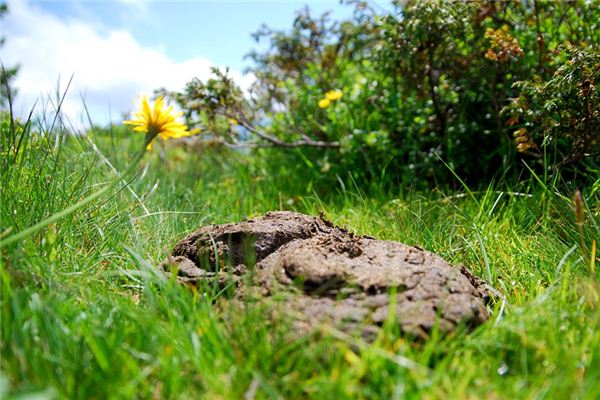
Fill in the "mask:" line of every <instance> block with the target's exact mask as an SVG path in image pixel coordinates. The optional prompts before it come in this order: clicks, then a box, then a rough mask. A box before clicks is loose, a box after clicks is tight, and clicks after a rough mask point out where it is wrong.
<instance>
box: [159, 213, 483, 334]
mask: <svg viewBox="0 0 600 400" xmlns="http://www.w3.org/2000/svg"><path fill="white" fill-rule="evenodd" d="M163 267H164V269H165V270H166V271H176V272H177V275H178V279H179V280H180V281H181V282H184V283H188V284H189V283H192V284H197V283H199V282H210V283H214V282H215V280H216V281H217V282H218V284H219V285H220V286H222V285H225V284H227V283H231V282H232V281H233V282H234V283H235V285H233V286H235V287H237V288H238V289H237V290H238V296H237V298H238V300H240V299H241V300H242V301H243V298H242V297H243V296H245V295H246V294H247V293H256V294H258V295H259V296H261V297H263V298H265V299H277V304H278V307H279V309H280V310H282V311H283V312H285V313H287V314H290V315H294V316H295V319H296V325H297V326H298V327H299V328H301V329H303V330H305V329H306V330H312V329H314V328H315V327H317V326H320V325H321V324H331V325H332V326H333V327H335V328H336V329H341V330H343V331H346V332H358V333H361V334H362V335H363V336H364V337H366V338H371V337H374V333H376V332H377V331H378V329H380V327H381V326H382V325H383V323H384V322H385V321H386V320H392V321H394V323H397V324H398V325H399V327H400V328H401V330H402V331H403V332H405V333H409V334H412V335H416V336H421V337H423V336H426V335H427V334H428V333H429V332H430V331H431V330H432V329H433V328H434V327H437V328H438V329H439V330H440V331H442V332H449V331H452V330H454V329H456V328H457V327H458V326H466V327H469V328H472V327H475V326H478V325H480V324H482V323H483V322H485V321H486V320H487V319H488V310H487V307H486V305H487V303H488V301H489V300H490V295H489V292H488V290H487V289H486V285H485V283H484V282H483V281H481V280H480V279H478V278H477V277H475V276H473V275H472V274H471V273H470V272H469V271H468V270H467V269H466V268H465V267H463V266H452V265H451V264H449V263H448V262H446V261H445V260H444V259H442V258H441V257H439V256H437V255H435V254H433V253H430V252H427V251H425V250H423V249H420V248H418V247H413V246H407V245H404V244H402V243H399V242H392V241H383V240H376V239H373V238H370V237H366V236H355V235H353V234H351V233H349V232H348V231H346V230H345V229H342V228H339V227H336V226H334V225H333V224H332V223H330V222H329V221H326V220H325V219H322V218H318V217H311V216H307V215H303V214H298V213H292V212H272V213H267V214H265V215H264V216H263V217H259V218H255V219H251V220H248V221H244V222H240V223H232V224H225V225H210V226H205V227H202V228H201V229H200V230H198V231H197V232H195V233H193V234H191V235H189V236H188V237H187V238H185V239H183V240H182V241H181V242H180V243H179V244H178V245H177V246H176V247H175V249H174V250H173V253H172V257H171V258H170V259H169V260H167V262H166V263H165V264H164V265H163ZM248 272H251V273H249V274H248ZM390 318H391V319H390Z"/></svg>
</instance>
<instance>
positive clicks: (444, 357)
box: [0, 119, 600, 399]
mask: <svg viewBox="0 0 600 400" xmlns="http://www.w3.org/2000/svg"><path fill="white" fill-rule="evenodd" d="M1 129H2V138H1V139H2V143H1V145H2V147H1V151H2V154H1V159H0V162H1V172H0V173H1V190H0V195H1V197H0V201H1V211H0V212H1V226H0V228H1V231H2V238H3V239H6V238H9V237H10V236H11V235H13V234H15V233H18V232H21V231H23V230H24V229H26V228H27V227H30V226H32V225H34V224H35V223H36V222H38V221H40V220H42V219H43V218H45V217H48V216H50V215H53V214H55V213H57V212H59V211H61V210H63V209H65V208H67V207H69V206H70V205H72V204H74V203H76V202H77V201H79V200H81V199H82V198H85V196H87V195H89V194H90V193H93V192H95V191H97V190H100V189H101V188H102V187H105V186H106V185H107V184H108V182H110V181H111V180H114V179H115V177H116V176H117V175H116V172H115V171H123V170H125V169H127V168H128V165H129V163H130V162H131V161H132V160H133V159H134V157H135V154H136V151H138V148H139V147H140V146H141V145H142V138H141V136H133V135H130V134H128V133H127V132H126V131H124V130H122V129H121V128H116V129H115V131H114V132H113V133H112V134H109V133H107V132H102V131H98V132H96V134H95V135H91V136H89V137H79V136H72V135H69V134H67V133H65V134H62V135H61V134H54V135H40V134H36V133H33V132H34V131H38V128H34V129H32V130H28V129H25V130H19V129H16V128H14V127H13V129H12V130H11V128H10V126H9V122H8V120H6V119H5V120H4V122H3V125H2V128H1ZM55 130H57V131H60V129H55ZM108 163H110V165H109V164H108ZM269 165H270V164H267V163H264V162H263V161H261V159H259V158H250V157H248V156H245V155H242V154H238V155H233V154H231V153H220V152H210V151H198V152H195V153H194V152H185V151H184V150H183V149H181V148H178V147H174V146H171V147H167V148H166V149H161V148H158V147H157V148H155V149H154V150H153V151H152V152H149V153H148V154H146V156H145V158H144V159H143V161H142V162H141V163H140V164H139V173H138V174H137V175H136V176H135V179H133V180H131V181H130V182H128V185H127V186H126V187H125V186H124V185H119V186H117V187H116V188H115V189H114V190H111V191H109V192H110V193H108V194H107V195H106V196H103V197H101V198H99V199H98V200H97V201H94V202H92V203H90V204H88V205H87V206H86V207H83V208H81V209H79V210H77V211H76V212H74V213H72V214H70V215H67V216H65V217H63V218H61V219H59V220H58V221H56V222H54V223H52V224H50V225H48V226H47V227H45V228H44V229H41V230H40V231H38V232H36V233H34V234H32V235H30V236H28V237H26V238H24V239H22V240H19V241H18V242H15V243H11V244H8V245H5V246H3V248H2V249H1V252H2V267H1V269H0V280H1V339H0V350H1V360H0V367H1V372H0V397H3V398H201V397H202V398H324V399H334V398H489V399H496V398H497V399H500V398H553V399H564V398H585V399H595V398H600V384H599V382H600V329H599V327H600V284H599V282H598V277H599V273H598V268H600V266H599V265H596V266H595V267H594V265H593V262H592V260H591V258H590V254H591V253H592V242H593V240H594V239H595V240H596V241H598V240H599V239H600V227H599V223H600V205H599V203H600V202H599V201H598V196H599V194H600V193H599V192H598V191H597V189H598V187H596V188H593V187H588V188H584V189H583V190H582V194H583V199H584V208H585V210H584V211H585V215H584V220H583V221H581V220H580V222H582V223H581V224H578V223H577V222H578V221H577V218H576V216H575V214H574V212H573V201H572V196H573V190H571V189H569V188H568V185H566V184H564V182H563V183H561V185H558V184H556V182H552V181H548V180H546V179H545V178H544V177H540V178H539V179H531V180H530V181H527V182H524V183H522V184H521V185H519V186H518V187H511V188H507V187H505V186H503V185H502V184H494V185H491V186H490V187H489V188H484V189H483V190H480V189H477V190H475V189H474V188H471V189H468V188H467V187H464V188H463V190H461V191H460V192H445V191H442V190H433V191H430V192H415V191H413V190H410V189H409V188H396V189H394V190H391V191H390V190H386V191H385V192H382V191H381V190H378V189H377V188H378V186H377V183H376V182H375V183H371V184H370V185H367V184H365V183H362V182H354V183H353V182H352V181H351V180H349V179H345V177H341V178H342V179H340V184H339V185H338V186H337V187H331V188H329V190H324V189H322V188H318V187H317V186H313V185H312V184H311V182H310V176H311V174H314V175H318V174H319V171H310V165H308V164H307V165H303V166H297V167H293V166H285V165H282V166H281V167H280V168H277V169H274V168H271V167H269ZM301 171H305V172H304V173H302V175H301ZM307 176H308V178H307ZM344 182H346V183H344ZM348 182H350V183H348ZM558 186H560V187H561V188H563V189H561V190H558V189H556V187H558ZM596 186H598V182H597V184H596ZM369 188H370V189H369ZM595 189H596V191H595V192H594V190H595ZM471 190H472V191H471ZM274 209H290V210H296V211H300V212H305V213H309V214H313V215H318V213H319V212H321V211H323V212H325V213H326V215H327V217H328V218H329V219H331V220H333V221H334V222H335V223H337V224H340V225H343V226H346V227H348V229H350V230H351V231H353V232H356V233H360V234H368V235H372V236H375V237H377V238H381V239H391V240H399V241H402V242H404V243H407V244H418V245H420V246H422V247H424V248H425V249H427V250H430V251H434V252H437V253H439V254H440V255H442V256H443V257H445V258H446V259H447V260H449V261H451V262H452V263H463V264H465V265H467V266H468V267H469V268H470V269H472V270H473V271H474V273H475V274H476V275H478V276H480V277H482V278H484V279H486V280H488V281H489V282H490V284H491V285H492V286H493V287H494V288H495V289H496V290H497V291H499V292H500V293H501V294H502V296H503V297H504V299H501V298H499V299H498V301H497V302H496V304H495V306H494V309H493V312H492V316H491V318H490V320H489V322H488V323H486V324H484V325H483V326H481V327H479V328H477V329H476V330H475V331H474V332H471V333H464V332H463V333H457V334H454V335H450V336H446V337H443V338H440V337H438V336H437V335H432V337H431V338H429V339H428V340H426V341H425V342H423V343H413V342H411V341H409V340H407V339H406V338H403V337H402V336H401V335H399V334H398V332H397V330H396V329H395V328H394V327H393V326H388V327H387V329H386V330H385V332H384V333H383V334H382V335H381V336H380V337H379V338H378V340H377V341H376V342H375V343H373V344H366V343H363V342H361V341H360V339H358V338H354V337H347V336H342V335H339V334H335V332H320V333H315V334H314V336H310V337H304V338H301V339H291V335H290V334H289V332H290V329H291V328H290V325H289V323H288V322H289V321H285V320H280V321H277V322H273V321H270V320H269V319H268V318H266V316H265V311H264V310H263V309H261V307H260V306H259V305H248V306H246V307H245V308H243V309H241V310H240V309H239V308H237V309H236V308H235V307H229V308H228V307H223V309H222V310H220V311H216V310H215V309H214V308H213V307H212V303H213V302H214V300H215V297H219V296H222V294H218V293H216V294H215V293H209V294H202V293H194V292H192V291H191V290H189V289H187V288H185V287H180V286H178V285H177V284H176V283H175V282H173V281H168V280H165V278H164V277H163V276H162V275H161V274H159V273H157V272H156V271H157V270H156V269H155V265H156V264H157V263H158V262H160V261H161V260H162V259H164V258H165V256H166V255H167V254H168V252H169V251H170V249H171V248H172V246H173V245H174V244H175V243H176V242H177V241H178V240H179V239H181V238H182V237H184V236H185V235H186V234H187V233H189V232H190V231H192V230H195V229H196V228H197V227H198V226H200V225H202V224H206V223H222V222H231V221H237V220H240V219H243V218H246V217H249V216H253V215H257V214H260V213H263V212H265V211H268V210H274ZM597 264H598V263H597ZM594 268H595V270H594ZM29 396H33V397H29Z"/></svg>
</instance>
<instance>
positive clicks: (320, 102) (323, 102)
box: [319, 98, 331, 108]
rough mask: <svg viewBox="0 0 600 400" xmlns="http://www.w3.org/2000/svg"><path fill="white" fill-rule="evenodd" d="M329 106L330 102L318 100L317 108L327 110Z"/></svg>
mask: <svg viewBox="0 0 600 400" xmlns="http://www.w3.org/2000/svg"><path fill="white" fill-rule="evenodd" d="M330 104H331V100H329V99H327V98H325V99H321V100H319V108H327V107H329V105H330Z"/></svg>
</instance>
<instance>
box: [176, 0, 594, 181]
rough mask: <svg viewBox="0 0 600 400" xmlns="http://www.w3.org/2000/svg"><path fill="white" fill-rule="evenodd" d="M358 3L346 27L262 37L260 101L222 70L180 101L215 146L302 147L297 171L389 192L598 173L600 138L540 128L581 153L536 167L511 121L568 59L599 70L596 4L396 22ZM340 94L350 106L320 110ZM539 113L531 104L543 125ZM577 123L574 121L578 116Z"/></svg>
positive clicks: (255, 55)
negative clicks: (401, 186)
mask: <svg viewBox="0 0 600 400" xmlns="http://www.w3.org/2000/svg"><path fill="white" fill-rule="evenodd" d="M350 3H351V4H352V5H353V6H354V14H353V17H352V18H351V19H349V20H347V21H342V22H339V23H338V22H332V21H331V20H330V18H329V16H328V15H327V14H325V15H323V16H321V17H318V18H315V17H313V16H311V15H310V13H309V11H308V9H304V10H301V11H300V12H299V13H298V15H297V17H296V19H295V20H294V23H293V25H292V27H291V29H290V30H289V31H276V30H272V29H269V28H267V27H262V28H261V29H260V30H259V31H258V32H257V33H256V35H255V38H256V39H257V41H265V40H266V42H267V44H268V49H267V50H265V51H263V52H258V51H253V52H251V53H250V54H249V58H250V60H251V61H252V66H251V67H250V68H249V72H250V73H252V74H253V75H254V76H255V78H256V80H255V83H254V85H253V86H252V88H251V90H250V96H243V95H242V92H241V91H240V89H239V88H237V87H235V84H234V82H233V81H232V80H231V79H230V78H229V77H227V75H226V74H223V73H221V72H218V73H216V74H215V78H214V79H211V80H209V81H208V82H207V83H206V84H204V83H202V82H199V81H197V80H195V81H193V82H190V84H189V85H188V89H187V90H186V91H185V92H184V93H180V94H173V96H174V97H175V98H176V99H177V100H178V102H179V104H180V106H181V107H182V108H183V109H184V110H187V111H188V116H190V117H193V116H195V117H197V118H195V119H194V121H195V122H197V123H199V124H200V125H202V126H203V127H204V128H205V130H206V131H207V132H208V133H207V137H210V138H211V139H216V138H218V139H219V141H220V142H221V143H227V144H230V145H231V144H235V145H240V144H241V145H244V142H246V141H248V142H249V144H251V145H252V146H253V147H262V146H279V147H281V146H285V147H301V149H300V150H298V151H292V152H288V153H287V154H288V157H289V161H288V162H290V163H294V162H298V160H299V159H298V157H299V156H298V154H299V153H301V155H300V159H305V158H306V159H307V160H310V162H311V163H312V164H313V165H321V166H322V167H321V168H324V169H326V170H327V171H326V173H324V174H322V175H323V179H324V180H325V181H332V180H335V179H336V176H342V177H345V176H347V174H348V173H350V176H351V177H353V179H354V180H355V181H359V182H368V181H369V180H371V179H374V178H375V177H381V176H386V177H387V178H388V179H389V181H390V183H394V182H405V183H410V184H412V185H415V184H416V185H423V184H424V183H425V182H430V183H445V182H450V181H452V180H453V174H454V173H456V174H458V175H459V176H461V177H463V178H464V179H466V180H467V181H469V182H472V183H477V182H480V183H483V182H487V181H489V180H490V179H492V178H498V177H504V178H513V177H519V176H523V169H524V166H523V164H522V161H525V162H527V163H528V164H529V169H531V170H534V171H538V172H541V171H543V170H544V169H545V168H547V167H550V166H554V167H556V168H560V167H561V166H563V165H565V164H572V166H573V167H574V168H576V169H578V170H581V171H584V170H586V169H589V170H590V171H593V170H594V168H595V169H596V170H597V168H598V165H597V164H596V162H595V161H594V159H593V157H585V156H581V155H582V154H584V155H585V154H593V152H594V151H593V150H592V149H591V148H588V147H589V146H591V145H592V143H593V140H592V139H589V140H575V139H574V137H573V136H572V133H568V132H567V130H568V129H567V127H566V126H565V129H558V130H556V129H554V128H551V127H549V126H545V125H544V126H543V127H541V128H540V129H539V130H537V131H536V133H532V134H533V136H536V138H534V139H533V140H537V141H538V142H539V143H541V142H545V143H548V142H549V140H547V139H548V138H549V136H548V135H549V134H550V133H551V131H552V135H558V136H560V137H561V139H559V141H565V140H566V141H567V142H569V143H573V146H574V147H572V151H571V153H570V152H569V151H568V150H566V148H565V147H564V146H558V147H556V148H555V147H553V146H551V147H547V148H546V151H547V152H548V156H547V157H546V158H544V159H542V160H540V159H539V158H538V157H537V155H536V154H535V153H536V152H535V151H529V152H518V151H517V150H518V149H517V147H519V148H520V149H523V147H524V146H523V143H524V142H523V139H522V138H523V136H522V135H521V136H519V137H518V138H516V141H515V138H513V131H514V130H515V129H514V128H512V127H511V126H510V125H511V124H514V123H515V122H514V121H515V116H514V115H509V113H506V112H505V113H503V110H504V109H505V108H506V107H507V106H509V105H510V104H512V103H513V99H514V98H525V97H532V96H533V95H532V94H531V93H529V94H528V92H527V91H528V90H529V91H531V89H527V88H531V87H533V86H535V85H544V84H545V83H546V82H548V85H550V86H552V85H555V81H552V79H555V78H553V77H555V73H558V74H563V75H564V72H559V71H564V69H565V68H567V69H568V65H566V64H565V63H568V60H572V59H573V57H572V56H571V55H570V51H571V50H567V49H569V48H572V49H574V50H573V51H575V50H576V51H578V52H579V54H580V55H581V56H580V57H578V60H580V61H583V60H586V62H588V66H587V67H586V68H589V69H591V71H595V69H594V68H595V67H594V65H593V64H591V63H593V62H595V61H594V60H595V58H594V57H595V56H594V54H597V52H598V43H600V33H598V32H600V29H598V21H599V20H600V3H598V2H589V1H584V0H581V1H569V2H554V1H539V2H529V1H522V2H494V1H477V2H445V1H437V0H432V1H408V2H406V3H404V2H398V4H397V5H396V7H395V11H394V13H391V14H386V13H381V12H377V11H375V10H374V9H373V8H371V7H369V6H368V4H367V3H365V2H361V1H352V2H350ZM563 43H569V46H567V47H566V46H561V44H563ZM565 65H566V66H565ZM563 66H564V68H563V69H561V68H562V67H563ZM590 78H591V79H595V78H594V77H590ZM517 82H522V83H520V84H516V83H517ZM590 85H592V86H593V85H595V81H592V80H590ZM331 90H339V91H340V92H341V93H343V97H342V98H341V99H340V100H338V101H336V102H335V103H330V104H327V106H326V107H324V106H323V105H325V103H326V102H325V101H323V99H324V96H325V94H326V93H327V92H329V91H331ZM591 100H593V99H592V98H590V101H591ZM542 103H543V101H542V100H539V101H535V102H533V103H531V104H529V107H531V111H533V112H534V113H538V114H539V115H540V118H542V117H541V115H542V114H543V111H542V110H541V109H539V108H538V107H542ZM320 105H321V106H320ZM561 106H563V107H573V106H575V105H574V104H572V103H568V102H562V103H561ZM590 107H591V110H594V104H592V103H590ZM192 111H193V112H192ZM569 112H570V113H571V114H572V116H573V117H576V116H577V112H578V111H576V110H573V111H569ZM192 114H193V115H192ZM536 115H537V114H536ZM228 118H229V119H231V118H233V119H234V120H236V121H240V126H236V125H235V124H233V125H232V124H230V123H227V121H228ZM215 121H220V122H219V123H218V124H215ZM520 121H525V119H524V117H522V118H521V120H520ZM548 121H549V120H548V118H546V119H545V120H544V121H542V120H541V119H538V120H536V121H535V122H536V123H539V122H544V123H547V122H548ZM531 123H533V121H532V122H531ZM569 135H571V136H569ZM540 140H541V141H540ZM246 144H248V143H246ZM538 145H539V144H538ZM567 147H568V146H567ZM584 148H585V149H584ZM530 149H531V148H530ZM271 154H273V153H271ZM474 155H476V156H474ZM274 158H275V159H277V160H279V161H281V157H279V156H274ZM441 160H443V161H444V162H446V163H447V164H448V165H449V166H450V167H451V168H452V170H453V171H449V170H448V168H446V167H445V166H444V165H443V164H442V163H441ZM565 160H567V161H565ZM325 166H327V167H326V168H325Z"/></svg>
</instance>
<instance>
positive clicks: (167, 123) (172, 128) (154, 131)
mask: <svg viewBox="0 0 600 400" xmlns="http://www.w3.org/2000/svg"><path fill="white" fill-rule="evenodd" d="M164 105H165V102H164V100H163V97H162V96H160V97H159V98H157V99H156V102H155V103H154V107H153V108H150V103H149V102H148V98H147V97H146V96H143V97H142V104H141V109H140V111H136V112H134V113H133V119H132V120H128V121H123V123H124V124H126V125H132V126H134V128H133V130H134V131H136V132H144V133H146V144H147V148H148V149H150V148H151V147H152V146H151V144H152V140H153V139H154V138H155V137H157V136H158V137H159V138H160V139H162V140H166V139H170V138H179V137H184V136H190V135H194V134H196V133H198V131H199V130H198V129H194V130H191V131H189V130H188V127H187V125H186V124H184V123H181V122H178V121H177V118H179V117H181V116H182V115H183V113H181V112H179V113H174V112H173V107H172V106H171V107H167V108H165V107H164Z"/></svg>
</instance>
